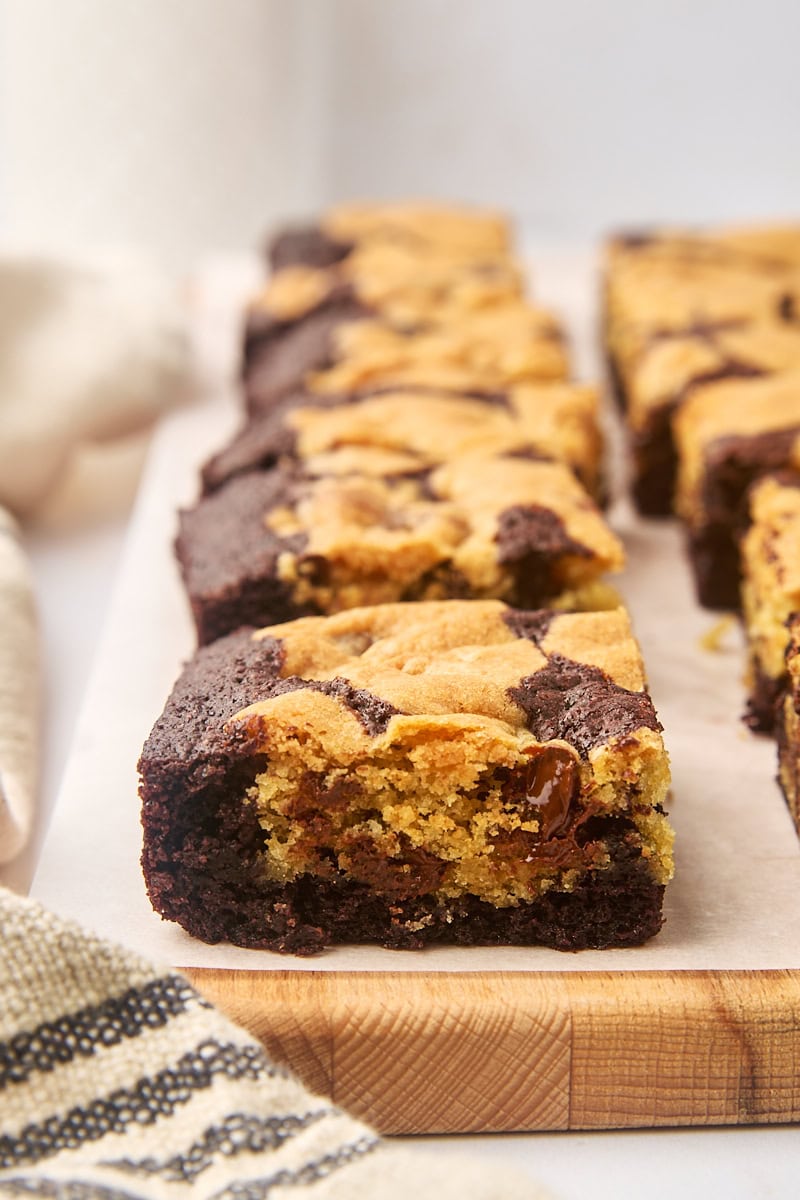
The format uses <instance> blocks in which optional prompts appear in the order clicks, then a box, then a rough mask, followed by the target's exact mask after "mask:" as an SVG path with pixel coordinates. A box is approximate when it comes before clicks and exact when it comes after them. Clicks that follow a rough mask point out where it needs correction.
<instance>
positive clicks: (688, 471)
mask: <svg viewBox="0 0 800 1200" xmlns="http://www.w3.org/2000/svg"><path fill="white" fill-rule="evenodd" d="M673 427H674V430H675V439H676V444H677V447H678V455H679V460H680V468H679V473H678V490H677V508H678V511H679V513H680V515H681V516H682V517H683V519H684V521H685V522H686V524H687V527H688V533H689V552H690V555H691V559H692V565H693V568H694V574H695V581H696V586H697V593H698V598H699V600H700V603H701V604H704V605H706V607H708V608H734V609H735V608H738V607H739V604H740V596H739V582H740V550H739V540H740V538H741V536H742V534H743V533H744V531H745V529H746V528H747V523H748V512H747V490H748V488H749V487H750V485H751V484H752V483H754V482H755V480H757V479H759V478H760V477H761V476H762V475H766V474H769V473H770V472H772V471H775V470H780V469H782V468H789V469H795V468H797V467H798V466H800V371H787V372H784V373H782V374H779V375H771V376H767V377H766V378H763V379H730V380H725V381H723V382H720V383H714V384H709V385H708V386H706V387H704V388H702V390H701V391H699V392H698V393H697V394H696V395H694V396H692V397H691V398H690V399H689V400H687V402H686V403H685V404H684V405H683V406H682V407H681V408H680V409H679V411H678V412H677V414H676V416H675V420H674V424H673Z"/></svg>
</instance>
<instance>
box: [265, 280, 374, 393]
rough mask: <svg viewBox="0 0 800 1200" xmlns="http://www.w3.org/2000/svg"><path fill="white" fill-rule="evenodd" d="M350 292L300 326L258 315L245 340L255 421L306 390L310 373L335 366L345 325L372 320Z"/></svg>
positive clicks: (301, 321)
mask: <svg viewBox="0 0 800 1200" xmlns="http://www.w3.org/2000/svg"><path fill="white" fill-rule="evenodd" d="M371 315H372V314H371V313H370V311H369V309H367V308H365V307H364V306H363V305H362V304H360V303H359V302H358V301H357V300H355V299H354V297H353V296H352V294H351V293H350V292H349V290H348V289H343V290H342V292H341V294H336V295H333V296H331V297H330V298H329V299H328V300H326V301H325V303H323V304H320V305H319V306H318V307H317V308H314V309H312V310H311V311H310V312H309V313H308V314H307V315H305V316H303V317H299V318H298V319H297V320H294V321H276V320H274V319H273V318H270V317H268V316H266V315H264V314H263V313H259V312H258V311H257V310H256V311H254V312H252V313H251V315H250V317H249V318H248V322H247V326H246V329H245V336H244V393H245V404H246V407H247V411H248V412H249V413H250V414H251V415H256V414H258V413H263V412H266V411H268V410H269V409H270V408H271V407H272V406H273V405H274V404H275V403H277V402H278V401H279V400H280V399H281V398H282V397H283V396H285V395H286V394H287V393H288V392H290V391H292V390H293V389H295V388H297V387H299V386H301V385H302V382H303V380H304V378H305V376H306V375H307V374H308V373H309V372H310V371H321V370H324V369H325V368H326V367H330V366H332V365H333V338H334V334H335V332H336V330H337V329H338V327H339V326H340V325H343V324H345V323H346V322H349V321H358V320H362V319H363V318H365V317H368V316H371Z"/></svg>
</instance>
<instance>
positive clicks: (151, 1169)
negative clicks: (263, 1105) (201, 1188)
mask: <svg viewBox="0 0 800 1200" xmlns="http://www.w3.org/2000/svg"><path fill="white" fill-rule="evenodd" d="M335 1111H336V1110H335V1109H333V1108H330V1107H325V1108H319V1109H315V1110H314V1111H312V1112H307V1113H303V1114H302V1115H301V1116H297V1115H296V1114H294V1113H289V1114H288V1115H287V1116H284V1117H256V1116H251V1115H248V1114H245V1113H233V1114H232V1115H231V1116H229V1117H227V1118H226V1119H225V1120H224V1121H222V1122H221V1123H220V1124H219V1125H212V1126H211V1127H210V1128H209V1129H206V1130H205V1132H204V1133H203V1136H202V1137H200V1138H198V1139H197V1141H196V1142H193V1143H192V1145H191V1146H190V1147H189V1149H188V1150H187V1151H186V1152H185V1153H183V1154H171V1155H170V1156H169V1158H165V1159H161V1160H159V1159H156V1158H144V1159H140V1160H139V1161H138V1162H134V1161H133V1160H132V1159H129V1158H122V1159H115V1160H109V1161H107V1162H104V1163H103V1166H106V1167H114V1168H115V1169H116V1170H119V1171H126V1172H129V1173H131V1174H139V1175H160V1176H161V1177H162V1178H163V1179H165V1180H166V1181H167V1182H168V1183H192V1182H194V1180H195V1179H196V1178H197V1176H198V1175H200V1174H201V1173H202V1172H203V1171H205V1170H207V1168H208V1167H210V1166H211V1164H212V1162H213V1161H214V1158H215V1157H216V1156H217V1155H220V1156H221V1157H223V1158H233V1157H234V1156H235V1155H237V1154H244V1153H248V1154H259V1153H262V1152H263V1151H265V1150H277V1149H278V1148H279V1147H280V1146H282V1145H283V1143H284V1142H286V1141H288V1140H289V1138H292V1137H294V1136H295V1135H296V1134H298V1133H301V1132H302V1131H303V1130H304V1129H308V1127H309V1126H310V1125H313V1124H315V1123H316V1122H317V1121H321V1120H322V1119H323V1118H324V1117H328V1116H331V1115H332V1114H333V1113H334V1112H335Z"/></svg>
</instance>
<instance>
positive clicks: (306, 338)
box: [244, 243, 523, 406]
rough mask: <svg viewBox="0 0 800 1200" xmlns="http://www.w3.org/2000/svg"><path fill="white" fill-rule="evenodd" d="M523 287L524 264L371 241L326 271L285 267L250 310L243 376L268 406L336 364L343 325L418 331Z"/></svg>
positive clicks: (515, 296)
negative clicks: (368, 323)
mask: <svg viewBox="0 0 800 1200" xmlns="http://www.w3.org/2000/svg"><path fill="white" fill-rule="evenodd" d="M522 291H523V284H522V275H521V271H520V268H519V267H518V266H517V264H516V263H514V262H513V261H512V260H511V259H510V258H507V257H497V256H493V257H490V258H487V259H486V260H480V261H472V260H468V261H462V260H460V259H458V258H454V257H453V256H452V255H449V254H447V253H443V252H441V251H436V252H431V253H428V254H425V255H420V253H419V252H412V251H409V250H408V249H406V248H405V247H403V246H394V245H390V244H386V245H384V244H371V243H368V244H367V245H365V246H364V247H361V248H359V249H358V250H356V251H354V253H353V254H351V255H350V256H349V257H348V258H347V259H345V260H344V261H343V262H341V263H337V264H336V265H335V266H333V267H328V268H326V269H316V268H312V267H287V268H286V269H285V270H283V271H278V272H277V274H276V275H274V276H273V278H272V280H271V281H270V282H269V284H268V285H267V286H266V288H265V289H264V290H263V292H262V293H261V294H260V295H259V296H257V297H256V298H255V299H254V300H253V301H252V302H251V304H250V307H249V309H248V313H247V318H246V327H245V342H244V374H245V381H246V382H247V381H249V380H251V379H252V377H253V375H254V373H256V374H257V376H258V381H259V382H258V387H257V390H258V393H259V395H260V397H261V404H262V406H263V405H264V404H265V403H267V402H268V399H267V397H271V398H273V399H274V398H277V397H279V396H280V395H282V394H283V393H284V392H285V391H287V390H288V389H289V388H291V387H294V386H296V385H297V384H298V383H299V382H301V381H302V380H303V379H304V377H305V375H306V374H307V373H308V372H309V371H315V370H323V369H325V368H327V367H330V366H331V365H333V363H334V362H335V361H336V356H337V353H338V343H337V331H338V330H339V329H340V328H341V326H342V325H351V324H352V323H353V322H356V321H359V320H364V319H366V318H372V319H373V320H374V319H379V320H381V321H382V322H384V323H388V324H389V325H390V326H392V327H394V328H396V329H399V330H413V331H416V330H419V329H421V328H426V327H429V326H431V325H433V326H437V325H443V324H445V323H447V322H452V321H454V320H456V319H459V318H461V317H463V316H464V315H465V314H467V313H469V312H474V311H476V310H483V309H486V308H491V307H492V306H495V305H497V304H498V303H500V302H501V301H509V300H515V301H518V300H520V299H521V297H522ZM252 386H253V387H254V388H255V384H253V385H252Z"/></svg>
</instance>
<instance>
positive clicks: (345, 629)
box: [140, 206, 672, 953]
mask: <svg viewBox="0 0 800 1200" xmlns="http://www.w3.org/2000/svg"><path fill="white" fill-rule="evenodd" d="M272 263H273V268H274V273H273V275H272V277H271V279H270V281H269V282H268V284H267V286H266V287H265V289H264V291H263V292H262V294H261V295H259V296H258V297H257V298H256V299H255V300H254V301H253V303H252V305H251V306H250V308H249V311H248V316H247V324H246V333H245V339H244V365H243V395H244V404H245V409H246V419H245V422H244V425H243V427H242V429H241V430H240V432H239V433H238V434H237V435H236V437H235V438H234V439H233V440H232V441H231V442H230V443H229V444H228V445H227V446H225V447H224V448H222V449H221V450H220V452H219V453H218V454H216V455H215V456H214V457H213V458H212V459H211V460H210V461H209V462H208V463H207V464H206V466H205V468H204V470H203V472H202V491H203V495H202V498H201V499H200V500H199V502H198V503H197V504H196V506H195V507H194V508H193V509H191V510H190V511H187V512H184V513H183V514H182V516H181V525H180V532H179V536H178V541H177V552H178V557H179V560H180V562H181V566H182V570H183V574H184V579H185V582H186V586H187V591H188V594H189V597H190V601H191V606H192V611H193V613H194V617H195V621H196V625H197V632H198V640H199V641H200V643H201V649H200V650H199V651H198V653H197V654H196V656H195V658H194V660H193V661H192V662H191V663H190V664H189V665H188V667H187V668H186V670H185V671H184V673H183V675H182V677H181V679H180V680H179V681H178V684H177V685H176V688H175V690H174V692H173V694H172V696H171V698H170V700H169V701H168V704H167V707H166V709H165V712H164V714H163V716H162V717H161V718H160V720H159V721H158V723H157V724H156V727H155V729H154V730H153V733H152V734H151V737H150V739H149V740H148V743H147V745H146V746H145V749H144V752H143V754H142V759H141V764H140V766H141V772H142V787H141V793H142V799H143V824H144V828H145V845H144V854H143V865H144V870H145V877H146V880H147V885H148V890H149V893H150V896H151V899H152V901H153V904H154V906H155V907H156V909H157V910H158V911H159V912H161V913H162V915H164V916H165V917H167V918H170V919H173V920H176V921H178V922H180V923H181V924H182V925H183V926H184V927H185V928H186V929H187V930H189V931H190V932H191V933H192V934H194V935H196V936H199V937H202V938H204V939H205V940H208V941H219V940H228V941H231V942H234V943H236V944H239V945H244V946H257V947H265V948H269V949H275V950H283V951H287V950H288V951H293V952H296V953H310V952H313V951H315V950H319V949H321V948H323V947H324V946H325V945H326V944H328V943H330V942H342V941H350V942H352V941H371V942H375V941H378V942H381V943H382V944H384V945H387V946H392V947H421V946H424V945H426V944H428V943H430V942H450V943H458V944H474V943H498V944H531V943H542V944H545V945H549V946H554V947H558V948H568V949H579V948H582V947H586V946H596V947H604V946H610V945H613V946H624V945H635V944H638V943H640V942H642V941H644V940H645V939H646V938H647V937H649V936H651V935H652V934H653V933H655V932H656V931H657V930H658V928H659V926H660V924H661V919H662V918H661V907H662V897H663V891H664V886H665V884H666V882H667V881H668V879H669V878H670V876H671V873H672V832H671V829H670V827H669V824H668V822H667V819H666V817H665V815H664V814H663V811H662V808H661V805H662V802H663V800H664V798H665V796H666V793H667V790H668V786H669V769H668V764H667V758H666V754H665V750H664V746H663V742H662V739H661V733H660V725H659V723H658V720H657V718H656V714H655V712H654V709H653V705H652V702H651V700H650V697H649V695H648V692H647V689H646V686H645V679H644V672H643V668H642V662H641V657H640V654H639V650H638V647H637V645H636V643H635V641H634V639H633V637H632V634H631V631H630V626H629V623H628V619H627V616H626V614H625V612H624V610H623V609H621V608H619V607H618V606H617V604H618V602H617V601H616V598H615V597H614V594H613V593H612V592H611V589H610V588H609V587H608V585H607V584H606V583H605V581H604V578H603V577H604V575H605V574H606V573H607V572H609V571H612V570H614V569H617V568H619V567H620V565H621V564H622V557H623V556H622V547H621V545H620V543H619V541H618V539H617V538H616V537H615V536H614V534H613V533H612V532H611V530H610V529H609V527H608V525H607V524H606V522H605V519H604V517H603V515H602V512H601V511H600V509H599V508H598V504H597V501H598V499H601V498H602V492H603V479H602V466H601V452H602V446H601V439H600V435H599V430H598V421H597V395H596V392H595V390H594V389H592V388H589V387H585V386H581V385H578V384H575V383H571V382H569V379H568V375H569V365H568V359H567V353H566V349H565V344H564V340H563V337H562V335H561V331H560V329H559V327H558V324H557V322H556V321H555V320H554V319H553V317H552V316H551V315H550V314H548V313H546V312H543V311H542V310H540V309H539V308H537V307H535V306H533V305H531V304H530V303H529V302H528V301H527V300H526V299H525V296H524V290H523V279H522V273H521V270H520V267H519V264H518V262H517V261H516V259H515V258H514V256H513V254H512V252H511V248H510V235H509V230H508V227H507V225H506V223H505V222H504V221H503V220H501V219H499V218H498V217H496V216H495V215H493V214H489V213H481V212H466V211H461V210H450V209H437V208H432V207H423V208H419V207H396V206H380V207H361V208H347V209H341V210H336V211H335V212H332V213H329V214H327V215H326V216H325V217H324V218H323V219H322V220H321V221H319V222H318V223H317V224H316V225H314V226H311V227H305V228H302V229H295V230H291V231H289V232H287V233H285V234H283V235H282V236H281V237H279V238H278V239H277V240H276V241H275V243H274V244H273V247H272ZM409 602H411V603H409ZM246 626H251V627H253V626H255V627H260V628H256V630H255V631H254V630H253V629H252V628H250V629H248V628H242V627H246Z"/></svg>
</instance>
